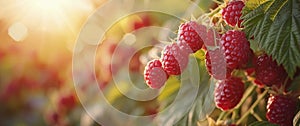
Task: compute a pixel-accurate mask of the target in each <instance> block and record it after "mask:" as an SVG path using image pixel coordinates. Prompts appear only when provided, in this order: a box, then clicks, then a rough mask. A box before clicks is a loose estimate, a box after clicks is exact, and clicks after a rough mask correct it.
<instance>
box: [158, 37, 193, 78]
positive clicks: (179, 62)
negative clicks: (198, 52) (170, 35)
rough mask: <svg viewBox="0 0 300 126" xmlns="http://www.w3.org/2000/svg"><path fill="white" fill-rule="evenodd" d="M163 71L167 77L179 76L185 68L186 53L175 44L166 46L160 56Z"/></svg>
mask: <svg viewBox="0 0 300 126" xmlns="http://www.w3.org/2000/svg"><path fill="white" fill-rule="evenodd" d="M161 60H162V64H163V68H164V70H165V71H166V72H167V74H168V75H179V74H181V72H182V71H183V70H184V69H185V68H186V67H187V64H188V53H187V52H185V50H181V49H180V48H179V46H178V45H177V44H176V43H173V44H171V45H167V46H166V47H165V48H164V50H163V52H162V56H161Z"/></svg>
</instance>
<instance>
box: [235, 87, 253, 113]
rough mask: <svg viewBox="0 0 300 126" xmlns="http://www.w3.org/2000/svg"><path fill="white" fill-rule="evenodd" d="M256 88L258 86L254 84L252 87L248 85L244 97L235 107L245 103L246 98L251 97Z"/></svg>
mask: <svg viewBox="0 0 300 126" xmlns="http://www.w3.org/2000/svg"><path fill="white" fill-rule="evenodd" d="M255 88H256V86H255V85H254V84H252V85H251V86H250V87H248V89H247V90H246V92H245V94H244V96H243V97H242V99H241V101H240V103H239V104H238V105H237V106H236V107H235V109H237V108H240V107H241V105H242V104H244V103H245V101H246V99H247V98H248V97H249V95H251V94H252V92H253V91H254V89H255Z"/></svg>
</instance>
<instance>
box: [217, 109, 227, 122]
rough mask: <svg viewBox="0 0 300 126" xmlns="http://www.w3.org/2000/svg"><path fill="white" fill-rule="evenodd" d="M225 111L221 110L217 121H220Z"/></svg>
mask: <svg viewBox="0 0 300 126" xmlns="http://www.w3.org/2000/svg"><path fill="white" fill-rule="evenodd" d="M225 113H226V112H225V111H222V112H221V114H220V116H219V117H218V119H217V122H218V121H220V120H221V119H222V118H223V116H224V115H225Z"/></svg>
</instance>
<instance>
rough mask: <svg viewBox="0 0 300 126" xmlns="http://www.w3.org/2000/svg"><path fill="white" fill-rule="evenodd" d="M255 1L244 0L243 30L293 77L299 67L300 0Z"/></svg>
mask: <svg viewBox="0 0 300 126" xmlns="http://www.w3.org/2000/svg"><path fill="white" fill-rule="evenodd" d="M256 2H257V3H255V2H253V1H251V2H250V3H248V2H247V3H246V6H245V8H244V9H243V16H242V19H243V20H244V21H243V23H242V24H243V25H244V27H245V29H244V31H245V33H246V34H247V37H248V38H250V37H252V36H254V39H255V41H257V42H258V44H259V47H260V48H262V49H263V50H264V51H265V52H266V53H267V54H269V55H271V56H272V57H273V59H275V60H276V61H277V62H278V64H282V65H283V66H284V68H285V70H286V71H287V72H288V75H289V76H290V77H293V75H294V74H295V71H296V68H297V67H300V8H299V6H300V1H299V0H270V1H256ZM261 3H262V4H261Z"/></svg>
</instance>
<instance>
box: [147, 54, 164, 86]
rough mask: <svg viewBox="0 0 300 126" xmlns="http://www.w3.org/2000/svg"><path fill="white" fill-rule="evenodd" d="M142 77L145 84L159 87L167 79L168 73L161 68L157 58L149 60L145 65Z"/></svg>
mask: <svg viewBox="0 0 300 126" xmlns="http://www.w3.org/2000/svg"><path fill="white" fill-rule="evenodd" d="M144 79H145V81H146V83H147V85H148V86H149V87H150V88H153V89H159V88H161V87H162V86H163V85H164V84H165V82H166V81H167V79H168V75H167V74H166V72H165V71H164V69H163V68H162V64H161V62H160V61H159V60H157V59H155V60H151V61H150V62H148V64H147V65H146V67H145V71H144Z"/></svg>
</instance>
